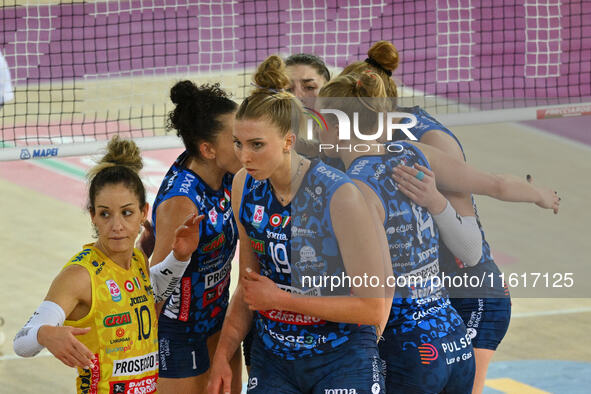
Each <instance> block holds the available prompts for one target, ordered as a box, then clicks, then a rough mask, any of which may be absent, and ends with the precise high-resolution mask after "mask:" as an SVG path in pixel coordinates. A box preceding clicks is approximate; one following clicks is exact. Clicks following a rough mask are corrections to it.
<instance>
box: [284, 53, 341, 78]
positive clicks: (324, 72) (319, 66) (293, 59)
mask: <svg viewBox="0 0 591 394" xmlns="http://www.w3.org/2000/svg"><path fill="white" fill-rule="evenodd" d="M298 64H303V65H306V66H311V67H313V68H314V69H315V70H316V71H317V72H318V74H319V75H321V76H322V77H323V78H324V80H325V81H326V82H328V81H330V71H328V68H327V67H326V63H324V61H323V60H322V59H321V58H319V57H318V56H316V55H312V54H310V53H297V54H295V55H291V56H289V57H288V58H287V59H285V65H286V66H295V65H298Z"/></svg>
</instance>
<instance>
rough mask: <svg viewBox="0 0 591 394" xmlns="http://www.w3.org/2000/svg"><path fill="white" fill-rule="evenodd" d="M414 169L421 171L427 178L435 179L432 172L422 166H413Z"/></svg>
mask: <svg viewBox="0 0 591 394" xmlns="http://www.w3.org/2000/svg"><path fill="white" fill-rule="evenodd" d="M415 168H416V169H417V170H419V171H423V173H424V174H425V175H427V176H431V177H435V174H434V173H433V171H431V170H430V169H428V168H427V167H425V166H422V165H420V164H415Z"/></svg>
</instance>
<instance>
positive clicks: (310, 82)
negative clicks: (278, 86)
mask: <svg viewBox="0 0 591 394" xmlns="http://www.w3.org/2000/svg"><path fill="white" fill-rule="evenodd" d="M285 65H286V67H285V70H286V72H287V75H288V76H289V79H290V82H291V83H290V86H289V88H288V89H287V90H288V91H289V92H290V93H293V95H294V96H296V97H297V98H299V99H300V100H302V103H303V104H304V106H306V107H310V108H314V99H315V98H316V96H318V92H319V91H320V88H322V86H324V84H326V83H327V82H328V81H330V71H328V67H326V64H325V63H324V61H323V60H322V59H321V58H320V57H318V56H316V55H313V54H310V53H297V54H295V55H291V56H288V57H287V58H286V59H285Z"/></svg>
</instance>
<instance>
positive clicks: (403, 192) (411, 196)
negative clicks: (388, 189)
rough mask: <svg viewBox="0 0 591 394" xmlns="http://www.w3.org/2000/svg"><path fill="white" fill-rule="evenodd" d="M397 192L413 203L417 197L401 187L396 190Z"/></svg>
mask: <svg viewBox="0 0 591 394" xmlns="http://www.w3.org/2000/svg"><path fill="white" fill-rule="evenodd" d="M398 190H400V191H401V192H402V194H404V195H405V196H406V197H408V198H410V199H411V200H413V201H416V200H417V196H416V195H415V194H414V193H412V192H411V191H410V190H408V189H407V188H405V187H404V186H402V185H401V186H400V187H399V188H398Z"/></svg>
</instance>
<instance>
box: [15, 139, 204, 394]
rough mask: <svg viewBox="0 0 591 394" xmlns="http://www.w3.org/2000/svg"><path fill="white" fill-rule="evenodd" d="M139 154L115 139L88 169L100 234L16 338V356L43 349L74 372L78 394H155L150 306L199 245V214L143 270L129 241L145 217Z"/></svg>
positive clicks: (154, 341)
mask: <svg viewBox="0 0 591 394" xmlns="http://www.w3.org/2000/svg"><path fill="white" fill-rule="evenodd" d="M141 168H142V159H141V157H140V151H139V149H138V148H137V146H136V145H135V143H133V142H132V141H126V140H121V139H119V138H118V137H114V138H113V139H112V140H111V141H110V142H109V145H108V147H107V154H106V155H105V156H104V157H103V158H102V160H101V161H100V162H99V163H98V164H97V165H96V166H95V167H94V168H92V169H91V170H90V172H89V174H88V177H89V180H90V188H89V198H88V210H89V212H90V217H91V220H92V223H93V226H94V227H95V229H96V231H97V233H98V239H97V240H96V242H94V243H91V244H87V245H84V247H83V250H82V251H81V252H79V253H78V254H76V255H75V256H74V257H73V258H72V259H71V260H70V261H69V262H68V263H67V264H66V265H65V267H64V268H63V270H62V271H61V272H60V273H59V274H58V276H57V277H56V278H55V279H54V281H53V283H52V285H51V287H50V289H49V292H48V293H47V296H46V297H45V300H44V301H43V302H42V303H41V305H40V306H39V308H38V309H37V311H35V313H34V314H33V316H32V317H31V319H30V320H29V321H28V322H27V324H25V326H24V327H23V328H22V329H21V330H20V331H19V332H18V333H17V335H16V337H15V339H14V350H15V352H16V354H18V355H19V356H23V357H31V356H34V355H35V354H37V353H38V352H39V351H40V350H41V349H42V348H43V347H46V348H47V349H48V350H49V351H50V352H51V353H52V354H53V355H54V356H56V357H57V358H58V359H59V360H61V361H62V362H63V363H64V364H66V365H68V366H70V367H77V368H78V377H77V379H76V389H77V392H78V393H98V392H100V393H127V392H141V393H153V392H156V384H157V379H158V365H159V360H158V333H157V327H158V325H157V316H156V313H155V311H154V303H155V301H161V300H163V299H166V297H168V296H169V295H170V292H171V291H172V289H174V287H175V285H176V283H177V282H178V280H179V278H180V277H181V276H182V274H183V272H184V270H185V268H186V266H187V264H188V262H189V258H190V257H191V253H192V252H193V251H194V250H195V248H196V247H197V239H198V238H197V237H196V235H195V234H196V232H197V229H198V225H199V222H200V221H201V220H202V219H203V216H199V217H197V215H191V216H189V217H188V218H187V219H186V220H185V222H184V223H183V224H182V225H181V226H179V227H178V228H177V230H176V232H175V237H174V240H173V243H172V252H170V254H169V255H168V256H167V257H166V258H165V259H164V260H163V261H162V262H161V263H159V264H157V265H155V266H153V267H152V268H148V264H147V258H146V257H145V256H144V254H143V253H142V252H141V251H140V250H139V249H134V242H135V239H136V238H137V235H138V233H139V230H140V226H141V223H142V222H143V221H144V220H145V219H146V216H147V214H148V204H147V203H146V195H145V194H146V193H145V189H144V186H143V184H142V181H141V179H140V177H139V175H138V171H139V170H140V169H141Z"/></svg>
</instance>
